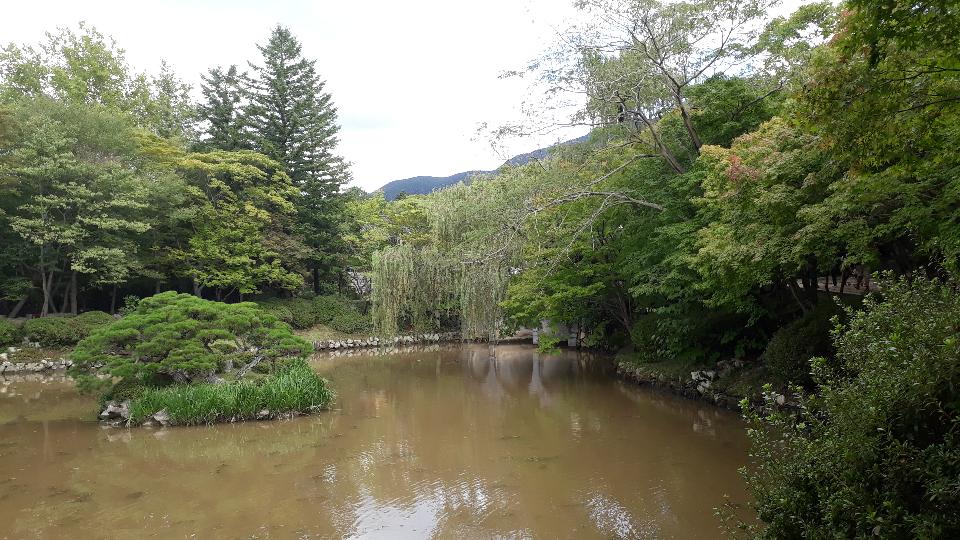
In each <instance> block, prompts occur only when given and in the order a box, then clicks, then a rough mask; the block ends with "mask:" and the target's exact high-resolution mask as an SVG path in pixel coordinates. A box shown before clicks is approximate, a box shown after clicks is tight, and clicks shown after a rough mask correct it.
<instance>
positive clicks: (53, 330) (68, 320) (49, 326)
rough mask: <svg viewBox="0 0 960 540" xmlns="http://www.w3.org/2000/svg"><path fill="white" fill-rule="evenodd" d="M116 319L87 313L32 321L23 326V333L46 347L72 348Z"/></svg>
mask: <svg viewBox="0 0 960 540" xmlns="http://www.w3.org/2000/svg"><path fill="white" fill-rule="evenodd" d="M114 320H115V319H114V318H113V316H111V315H110V314H109V313H105V312H103V311H87V312H85V313H81V314H80V315H76V316H56V317H41V318H39V319H30V320H28V321H26V322H25V323H24V324H23V333H24V334H25V335H26V336H27V337H28V338H29V339H30V340H31V341H37V342H39V343H40V345H41V346H44V347H70V346H73V345H76V344H77V343H79V342H80V341H81V340H83V339H84V338H86V337H87V336H89V335H90V334H92V333H93V332H94V331H96V330H98V329H100V328H102V327H104V326H106V325H108V324H110V323H112V322H113V321H114Z"/></svg>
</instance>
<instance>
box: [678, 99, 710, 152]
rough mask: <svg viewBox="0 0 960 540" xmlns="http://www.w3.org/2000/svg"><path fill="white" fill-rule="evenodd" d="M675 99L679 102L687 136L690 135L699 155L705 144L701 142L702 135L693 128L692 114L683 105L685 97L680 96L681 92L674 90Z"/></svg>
mask: <svg viewBox="0 0 960 540" xmlns="http://www.w3.org/2000/svg"><path fill="white" fill-rule="evenodd" d="M673 98H674V99H675V100H676V101H677V107H679V108H680V118H682V119H683V126H684V127H685V128H687V134H688V135H690V142H691V143H693V147H694V149H696V151H697V153H698V154H699V153H700V147H701V146H703V143H702V142H701V141H700V134H698V133H697V129H696V128H695V127H694V126H693V120H691V119H690V113H689V112H688V111H687V107H686V105H684V104H683V96H681V95H680V91H679V90H674V92H673Z"/></svg>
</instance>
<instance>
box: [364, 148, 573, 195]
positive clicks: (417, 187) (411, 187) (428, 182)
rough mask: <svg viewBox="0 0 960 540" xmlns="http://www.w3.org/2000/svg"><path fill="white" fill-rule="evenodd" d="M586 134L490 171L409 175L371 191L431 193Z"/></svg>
mask: <svg viewBox="0 0 960 540" xmlns="http://www.w3.org/2000/svg"><path fill="white" fill-rule="evenodd" d="M587 137H589V134H588V135H583V136H581V137H577V138H575V139H570V140H568V141H563V142H561V143H557V144H554V145H551V146H547V147H544V148H538V149H536V150H533V151H531V152H526V153H523V154H517V155H516V156H513V157H511V158H510V159H508V160H506V161H504V162H503V164H502V165H500V166H499V167H497V168H496V169H493V170H490V171H480V170H473V171H463V172H458V173H455V174H451V175H450V176H411V177H410V178H402V179H400V180H392V181H390V182H387V183H386V184H384V185H382V186H380V187H379V188H378V189H376V190H374V191H373V193H377V192H378V191H379V192H383V198H384V199H386V200H388V201H392V200H394V199H396V198H397V196H398V195H400V194H401V193H404V194H406V195H426V194H428V193H432V192H434V191H436V190H438V189H441V188H445V187H447V186H451V185H453V184H457V183H459V182H464V181H468V180H469V179H470V178H472V177H474V176H478V175H491V174H494V173H496V172H497V171H498V170H500V169H502V168H504V167H517V166H520V165H525V164H527V163H530V162H531V161H533V160H535V159H536V160H539V159H544V158H546V157H547V156H549V155H550V150H551V149H553V148H556V147H558V146H566V145H569V144H576V143H579V142H583V141H585V140H587Z"/></svg>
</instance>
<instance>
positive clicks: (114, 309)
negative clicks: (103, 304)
mask: <svg viewBox="0 0 960 540" xmlns="http://www.w3.org/2000/svg"><path fill="white" fill-rule="evenodd" d="M116 312H117V284H116V283H114V284H113V289H112V290H111V291H110V314H111V315H113V314H114V313H116Z"/></svg>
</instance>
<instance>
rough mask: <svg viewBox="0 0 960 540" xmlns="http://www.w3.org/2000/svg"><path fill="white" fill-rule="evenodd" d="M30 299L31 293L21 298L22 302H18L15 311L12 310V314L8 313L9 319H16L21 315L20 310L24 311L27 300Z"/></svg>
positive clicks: (14, 307)
mask: <svg viewBox="0 0 960 540" xmlns="http://www.w3.org/2000/svg"><path fill="white" fill-rule="evenodd" d="M29 298H30V293H27V294H25V295H23V296H21V297H20V300H18V301H17V304H16V305H15V306H13V309H11V310H10V313H7V318H10V319H15V318H16V317H17V315H18V314H19V313H20V310H21V309H23V306H24V304H26V303H27V300H28V299H29Z"/></svg>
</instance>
